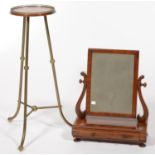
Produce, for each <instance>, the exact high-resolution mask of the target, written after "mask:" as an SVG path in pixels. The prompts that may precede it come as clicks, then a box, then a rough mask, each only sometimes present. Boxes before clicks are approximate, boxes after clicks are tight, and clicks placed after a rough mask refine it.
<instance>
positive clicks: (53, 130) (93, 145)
mask: <svg viewBox="0 0 155 155" xmlns="http://www.w3.org/2000/svg"><path fill="white" fill-rule="evenodd" d="M36 3H38V4H49V5H53V6H54V7H55V8H56V11H57V12H56V14H53V15H51V16H48V21H49V28H50V32H51V37H52V43H53V52H54V56H55V59H56V69H57V76H58V82H59V89H60V95H61V100H62V103H63V105H64V108H63V109H64V114H65V116H66V117H67V119H68V120H69V121H70V122H73V121H74V119H75V117H76V115H75V112H74V108H75V104H76V101H77V99H78V97H79V95H80V93H81V89H82V86H81V85H79V84H78V80H79V78H80V72H81V71H86V68H87V51H88V48H91V47H92V48H114V49H135V50H137V49H138V50H140V65H139V66H140V68H139V75H141V74H144V75H145V76H146V79H145V80H146V81H147V83H148V87H147V88H146V89H145V90H144V91H143V93H144V97H145V100H146V102H147V103H148V107H149V110H150V116H149V127H148V133H149V136H148V142H147V147H146V148H140V147H138V146H131V145H123V144H109V143H99V142H80V143H74V142H73V140H72V136H71V129H70V128H69V127H68V126H67V125H65V124H64V122H63V121H62V120H61V118H60V116H59V113H58V110H55V109H53V110H43V111H40V112H37V113H33V114H32V115H31V116H30V117H29V122H28V131H27V137H26V142H25V146H26V148H25V151H24V152H25V153H153V152H155V132H154V131H155V125H154V124H155V123H154V118H155V113H154V108H155V97H154V93H155V80H154V79H155V73H154V66H155V61H154V60H155V46H154V43H155V2H117V1H115V2H102V1H100V2H99V1H98V2H95V1H87V2H86V1H79V2H78V1H52V0H38V1H37V2H36V1H35V0H31V2H29V1H28V0H22V1H21V0H13V1H12V0H7V1H3V3H1V5H0V73H1V74H0V153H18V150H17V147H18V144H19V142H20V138H21V131H22V130H21V129H22V116H23V115H22V112H23V109H21V112H20V115H19V116H18V118H17V119H16V121H14V122H12V123H11V124H10V123H8V122H7V117H8V116H10V115H11V114H13V113H14V111H15V109H16V104H17V97H18V83H19V66H20V59H19V57H20V52H21V35H22V18H21V17H17V16H12V15H10V14H9V10H10V8H11V7H12V6H16V5H21V4H36ZM29 52H30V60H29V66H30V70H29V93H28V94H29V103H30V104H38V105H54V104H55V103H56V99H55V92H54V87H53V82H52V80H53V78H52V71H51V66H50V63H49V60H50V58H49V52H48V46H47V41H46V34H45V26H44V20H43V18H41V17H37V18H31V19H30V48H29Z"/></svg>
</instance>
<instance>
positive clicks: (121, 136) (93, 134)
mask: <svg viewBox="0 0 155 155" xmlns="http://www.w3.org/2000/svg"><path fill="white" fill-rule="evenodd" d="M81 75H82V76H83V77H84V79H83V80H80V83H83V84H84V85H83V90H82V93H81V95H80V97H79V100H78V102H77V104H76V114H77V119H76V121H75V122H74V124H73V127H72V135H73V137H74V141H80V140H96V141H106V142H117V143H125V144H136V145H139V146H141V147H144V146H145V143H146V139H147V120H148V108H147V106H146V103H145V101H144V98H143V96H142V91H141V87H142V86H143V87H146V83H142V79H144V76H140V77H139V79H138V95H139V99H140V101H141V105H142V108H143V115H142V116H139V115H138V116H137V118H135V119H136V121H137V125H136V126H135V127H130V126H128V127H127V126H126V127H125V126H120V125H119V126H111V125H99V124H98V125H96V124H88V123H87V122H86V112H85V111H81V108H80V107H81V103H82V100H83V97H84V95H85V91H86V89H87V75H86V74H85V73H84V72H82V73H81Z"/></svg>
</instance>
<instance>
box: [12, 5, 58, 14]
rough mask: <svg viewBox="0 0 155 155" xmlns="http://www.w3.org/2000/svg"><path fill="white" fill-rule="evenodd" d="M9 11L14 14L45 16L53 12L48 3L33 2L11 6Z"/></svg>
mask: <svg viewBox="0 0 155 155" xmlns="http://www.w3.org/2000/svg"><path fill="white" fill-rule="evenodd" d="M10 13H11V14H13V15H16V16H46V15H50V14H53V13H55V8H54V7H53V6H50V5H42V4H33V5H20V6H15V7H12V8H11V10H10Z"/></svg>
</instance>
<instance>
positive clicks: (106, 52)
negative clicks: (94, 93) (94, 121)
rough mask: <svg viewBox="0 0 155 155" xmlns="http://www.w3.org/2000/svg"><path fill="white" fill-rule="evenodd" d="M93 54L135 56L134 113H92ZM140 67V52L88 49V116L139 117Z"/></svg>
mask: <svg viewBox="0 0 155 155" xmlns="http://www.w3.org/2000/svg"><path fill="white" fill-rule="evenodd" d="M93 53H102V54H127V55H133V56H134V77H133V98H132V113H131V114H126V113H110V112H92V111H90V99H91V70H92V57H93ZM138 67H139V51H138V50H116V49H94V48H90V49H88V64H87V90H86V115H92V116H112V117H113V116H114V117H129V118H136V115H137V95H138V94H137V90H138Z"/></svg>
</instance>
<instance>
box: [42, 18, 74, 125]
mask: <svg viewBox="0 0 155 155" xmlns="http://www.w3.org/2000/svg"><path fill="white" fill-rule="evenodd" d="M44 21H45V28H46V34H47V41H48V46H49V52H50V58H51V60H50V62H51V65H52V71H53V77H54V84H55V91H56V98H57V102H58V106H59V112H60V115H61V116H62V119H63V120H64V121H65V122H66V123H67V124H68V125H69V126H72V124H71V123H70V122H68V121H67V119H66V118H65V116H64V114H63V111H62V106H61V101H60V96H59V89H58V84H57V76H56V70H55V60H54V57H53V52H52V45H51V38H50V33H49V28H48V22H47V17H46V16H44Z"/></svg>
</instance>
